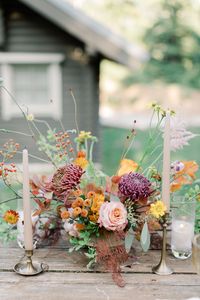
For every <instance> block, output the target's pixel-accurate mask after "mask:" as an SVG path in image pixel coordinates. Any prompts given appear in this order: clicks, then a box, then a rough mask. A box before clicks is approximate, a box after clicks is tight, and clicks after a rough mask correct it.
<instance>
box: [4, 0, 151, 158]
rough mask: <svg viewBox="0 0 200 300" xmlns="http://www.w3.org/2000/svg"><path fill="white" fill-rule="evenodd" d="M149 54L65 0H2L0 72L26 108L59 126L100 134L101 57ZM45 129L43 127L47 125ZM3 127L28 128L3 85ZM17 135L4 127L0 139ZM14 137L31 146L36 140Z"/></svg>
mask: <svg viewBox="0 0 200 300" xmlns="http://www.w3.org/2000/svg"><path fill="white" fill-rule="evenodd" d="M145 57H146V54H145V52H144V51H142V50H141V49H140V48H139V47H137V46H136V45H132V44H129V43H127V41H125V40H124V39H122V38H120V37H118V36H117V35H115V34H113V33H112V32H111V31H110V30H109V28H106V27H104V26H103V25H102V24H99V23H97V22H96V21H95V20H93V19H91V18H90V17H88V16H87V15H85V14H84V13H83V12H82V11H80V10H77V9H75V8H74V7H73V6H72V5H70V4H69V3H68V2H67V1H64V0H0V77H1V78H2V79H3V83H2V84H3V86H5V87H6V89H8V90H9V92H10V93H11V94H12V95H14V96H15V98H16V99H17V101H18V102H19V103H20V105H21V107H22V109H23V111H24V112H25V113H31V114H33V115H34V116H35V117H36V118H37V119H43V120H46V121H48V123H49V124H50V125H51V126H52V127H57V128H59V123H58V120H62V123H63V124H64V127H65V128H67V129H71V128H75V118H74V103H73V99H72V97H71V95H70V92H69V90H70V89H72V90H73V93H74V96H75V98H76V102H77V106H78V111H77V120H78V124H79V127H80V129H82V130H86V131H92V132H93V134H95V135H97V136H98V135H99V123H98V111H99V76H100V73H99V72H100V63H101V61H102V59H104V58H106V59H109V60H112V61H115V62H118V63H120V64H123V65H126V66H128V67H130V68H134V66H135V65H136V64H137V63H138V61H141V60H144V59H145ZM43 127H44V128H43V129H42V130H45V126H43ZM0 128H6V129H10V130H14V131H22V132H28V128H27V124H26V122H25V120H24V118H23V115H22V113H21V111H20V110H19V108H18V107H17V105H16V104H15V103H14V102H13V99H12V97H11V96H10V95H9V94H8V93H6V92H5V90H4V89H2V88H1V92H0ZM10 137H12V138H13V135H12V134H10V135H7V134H5V133H0V141H1V142H0V144H1V145H2V144H3V142H4V141H5V140H7V139H8V138H10ZM15 139H16V140H17V141H19V142H20V144H21V146H22V147H24V146H25V145H26V144H27V143H28V146H29V148H30V150H31V151H32V152H35V151H36V148H35V146H34V142H33V141H32V140H31V139H30V140H28V141H27V137H26V136H22V135H16V137H15Z"/></svg>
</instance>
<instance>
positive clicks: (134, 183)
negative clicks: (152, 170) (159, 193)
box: [119, 172, 152, 200]
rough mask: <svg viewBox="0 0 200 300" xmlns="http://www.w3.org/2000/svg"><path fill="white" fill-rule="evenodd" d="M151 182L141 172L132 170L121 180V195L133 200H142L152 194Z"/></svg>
mask: <svg viewBox="0 0 200 300" xmlns="http://www.w3.org/2000/svg"><path fill="white" fill-rule="evenodd" d="M151 192H152V190H151V182H150V181H149V180H148V179H147V178H146V177H144V176H143V175H141V174H139V173H133V172H130V173H129V174H125V175H123V176H122V177H121V179H120V181H119V196H120V197H121V196H122V197H126V198H130V199H131V200H142V199H146V198H147V197H149V196H150V194H151Z"/></svg>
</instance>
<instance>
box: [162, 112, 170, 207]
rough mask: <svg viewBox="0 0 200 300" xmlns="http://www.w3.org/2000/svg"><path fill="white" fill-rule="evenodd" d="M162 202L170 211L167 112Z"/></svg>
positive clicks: (168, 125)
mask: <svg viewBox="0 0 200 300" xmlns="http://www.w3.org/2000/svg"><path fill="white" fill-rule="evenodd" d="M162 200H163V202H164V203H165V205H166V207H167V211H168V212H169V209H170V112H169V111H167V112H166V119H165V128H164V145H163V173H162Z"/></svg>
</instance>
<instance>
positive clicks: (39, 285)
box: [0, 247, 200, 300]
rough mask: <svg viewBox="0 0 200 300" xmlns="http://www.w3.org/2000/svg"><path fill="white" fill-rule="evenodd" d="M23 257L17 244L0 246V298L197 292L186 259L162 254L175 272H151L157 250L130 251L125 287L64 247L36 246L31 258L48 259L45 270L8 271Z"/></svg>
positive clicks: (144, 298) (147, 298)
mask: <svg viewBox="0 0 200 300" xmlns="http://www.w3.org/2000/svg"><path fill="white" fill-rule="evenodd" d="M22 256H23V251H22V250H21V249H19V248H16V247H14V248H0V299H1V300H18V299H20V300H23V299H25V300H32V299H35V300H60V299H61V300H63V299H68V300H70V299H73V300H81V299H85V300H86V299H87V300H89V299H91V300H118V299H119V300H124V299H130V300H134V299H136V300H140V299H141V300H152V299H153V300H156V299H163V300H164V299H165V300H167V299H187V298H190V297H200V276H198V275H196V274H195V273H194V270H193V267H192V264H191V260H186V261H181V260H176V259H175V258H173V257H172V256H171V255H170V254H169V255H168V264H169V265H170V266H171V267H173V269H174V271H175V273H174V274H172V275H169V276H158V275H155V274H152V272H151V268H152V265H155V264H156V263H158V261H159V257H160V251H157V250H152V251H149V252H148V253H142V252H140V251H139V252H138V253H136V256H137V259H135V260H134V261H133V260H132V261H129V262H128V263H127V265H126V266H123V267H122V270H123V273H124V274H123V277H124V279H125V280H126V283H127V284H126V286H125V287H124V288H120V287H118V286H116V285H115V284H114V283H113V281H112V278H111V274H109V273H103V272H101V271H100V270H98V269H97V270H96V271H88V270H87V269H86V267H85V263H86V261H85V258H84V255H83V254H68V253H67V251H66V250H65V249H60V248H46V249H37V250H36V251H35V253H34V259H35V260H39V261H41V262H45V263H48V265H49V271H48V272H45V273H43V274H41V275H38V276H32V277H24V276H20V275H18V274H16V273H14V272H13V266H14V265H15V263H17V262H18V261H19V260H20V259H21V257H22Z"/></svg>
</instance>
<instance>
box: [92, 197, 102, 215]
mask: <svg viewBox="0 0 200 300" xmlns="http://www.w3.org/2000/svg"><path fill="white" fill-rule="evenodd" d="M104 200H105V196H104V195H103V194H98V193H96V194H95V196H94V199H93V201H92V206H91V211H92V212H93V213H98V212H99V209H100V207H101V205H102V204H103V203H104Z"/></svg>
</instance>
